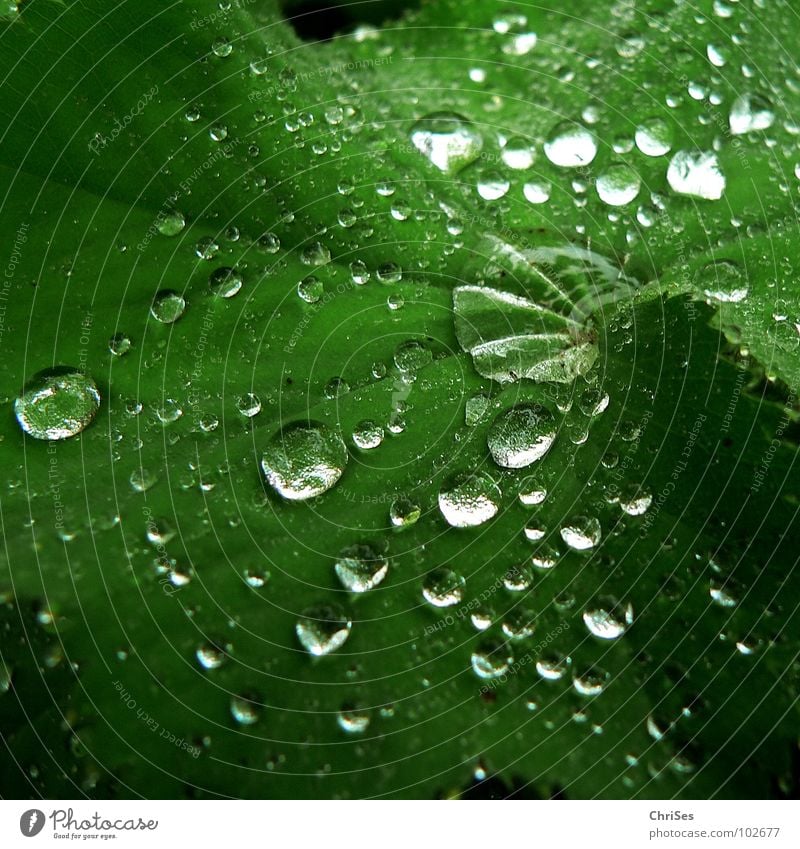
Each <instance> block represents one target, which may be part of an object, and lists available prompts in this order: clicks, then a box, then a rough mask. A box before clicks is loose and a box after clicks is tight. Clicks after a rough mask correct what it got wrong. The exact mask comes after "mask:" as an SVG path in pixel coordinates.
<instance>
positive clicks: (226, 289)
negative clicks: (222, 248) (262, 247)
mask: <svg viewBox="0 0 800 849" xmlns="http://www.w3.org/2000/svg"><path fill="white" fill-rule="evenodd" d="M242 282H243V281H242V275H241V274H240V273H239V272H238V271H237V270H236V269H235V268H226V267H223V268H218V269H216V271H213V272H212V273H211V276H210V277H209V278H208V285H209V286H210V287H211V291H212V292H213V293H214V294H215V295H216V296H217V297H218V298H232V297H233V296H234V295H235V294H236V293H237V292H238V291H239V290H240V289H241V288H242Z"/></svg>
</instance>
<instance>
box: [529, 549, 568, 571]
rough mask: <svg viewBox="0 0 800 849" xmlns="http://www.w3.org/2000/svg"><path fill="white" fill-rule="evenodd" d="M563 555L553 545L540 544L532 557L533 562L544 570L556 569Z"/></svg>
mask: <svg viewBox="0 0 800 849" xmlns="http://www.w3.org/2000/svg"><path fill="white" fill-rule="evenodd" d="M560 556H561V555H560V554H559V552H558V549H556V548H553V546H552V545H540V546H539V547H538V548H537V549H536V551H535V552H534V553H533V556H532V557H531V564H532V565H533V566H535V567H536V568H537V569H541V570H542V571H544V572H547V571H549V570H550V569H555V567H556V566H557V565H558V560H559V557H560Z"/></svg>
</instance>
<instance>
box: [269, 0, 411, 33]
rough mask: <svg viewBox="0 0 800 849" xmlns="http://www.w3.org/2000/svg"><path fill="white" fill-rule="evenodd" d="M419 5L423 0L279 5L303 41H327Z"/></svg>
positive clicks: (289, 0) (317, 0) (301, 0)
mask: <svg viewBox="0 0 800 849" xmlns="http://www.w3.org/2000/svg"><path fill="white" fill-rule="evenodd" d="M421 5H422V0H360V2H359V0H356V2H349V3H348V2H341V3H337V2H336V0H283V3H282V4H281V8H282V10H283V13H284V14H285V15H286V18H287V19H288V21H289V23H290V24H291V25H292V28H293V29H294V31H295V32H296V33H297V35H298V36H299V37H300V38H302V39H303V41H330V39H332V38H333V37H334V36H336V35H342V34H346V33H349V32H352V31H353V30H354V29H356V28H357V27H359V26H363V25H365V24H368V25H371V26H376V27H377V26H381V25H383V24H385V23H387V22H389V21H393V20H397V19H398V18H400V17H401V15H403V13H404V12H407V11H409V10H410V9H418V8H419V7H420V6H421Z"/></svg>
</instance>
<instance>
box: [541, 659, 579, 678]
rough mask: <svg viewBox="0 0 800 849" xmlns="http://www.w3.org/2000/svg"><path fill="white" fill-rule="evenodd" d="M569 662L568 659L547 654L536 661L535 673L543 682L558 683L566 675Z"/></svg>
mask: <svg viewBox="0 0 800 849" xmlns="http://www.w3.org/2000/svg"><path fill="white" fill-rule="evenodd" d="M571 662H572V661H571V659H570V658H568V657H562V656H561V655H558V654H553V653H549V654H546V655H544V656H543V657H540V658H539V660H537V661H536V671H537V672H538V673H539V677H540V678H543V679H544V680H545V681H560V680H561V679H562V678H563V677H564V676H565V675H566V674H567V670H568V669H569V666H570V663H571Z"/></svg>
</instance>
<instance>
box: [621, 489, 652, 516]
mask: <svg viewBox="0 0 800 849" xmlns="http://www.w3.org/2000/svg"><path fill="white" fill-rule="evenodd" d="M652 503H653V496H652V495H650V493H649V492H644V491H643V490H641V489H639V488H638V487H628V488H626V489H625V490H624V491H623V492H622V493H621V494H620V497H619V506H620V508H621V509H622V512H623V513H627V514H628V515H629V516H643V515H644V514H645V513H646V512H647V511H648V510H649V509H650V505H651V504H652Z"/></svg>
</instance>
